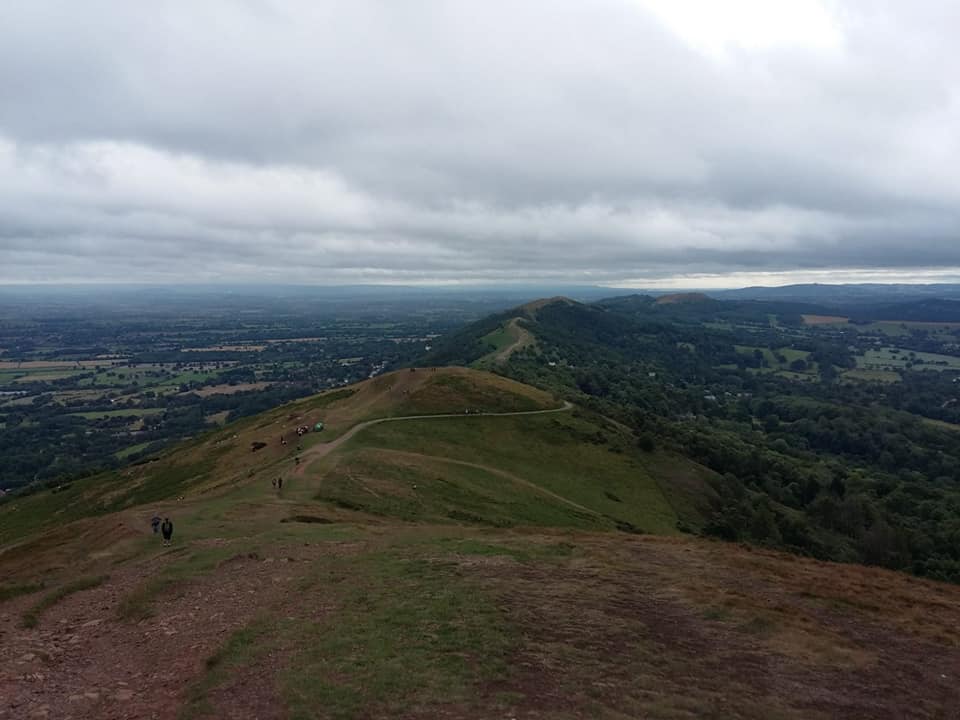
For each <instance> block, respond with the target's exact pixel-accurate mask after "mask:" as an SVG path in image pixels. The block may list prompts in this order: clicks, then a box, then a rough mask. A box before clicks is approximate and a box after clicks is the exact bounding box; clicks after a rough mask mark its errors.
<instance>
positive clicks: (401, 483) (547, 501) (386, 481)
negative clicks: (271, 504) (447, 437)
mask: <svg viewBox="0 0 960 720" xmlns="http://www.w3.org/2000/svg"><path fill="white" fill-rule="evenodd" d="M317 499H319V500H322V501H324V502H329V503H331V504H334V505H336V506H338V507H342V508H347V509H350V510H357V511H361V512H366V513H371V514H373V515H380V516H385V517H394V518H398V519H400V520H405V521H408V522H441V523H443V522H446V523H449V522H458V523H469V524H480V525H489V526H494V527H513V526H515V525H540V526H557V527H580V528H592V529H603V528H607V527H609V526H610V525H611V523H610V521H608V520H606V519H605V518H603V517H602V516H600V515H598V514H595V513H590V512H587V511H584V510H580V509H578V508H575V507H571V506H568V505H566V504H564V503H563V502H562V501H560V500H557V499H554V498H552V497H549V496H545V495H544V494H542V493H539V492H537V490H536V489H534V488H530V487H527V486H524V485H522V484H518V483H517V482H515V481H513V480H511V479H510V478H508V477H504V476H502V475H499V474H497V473H494V472H490V471H487V470H483V469H479V468H473V467H465V466H462V465H457V464H453V463H449V462H445V461H444V460H443V459H433V458H416V459H415V460H414V461H410V460H409V459H408V458H405V457H402V456H401V457H399V458H398V457H396V456H392V455H390V454H389V453H383V452H376V451H370V450H358V451H356V452H353V453H351V454H349V455H348V456H347V457H345V458H343V459H342V460H341V461H340V463H338V465H337V466H336V467H334V469H333V470H331V471H330V472H328V473H326V474H325V476H324V480H323V484H322V485H321V490H320V492H319V494H318V495H317Z"/></svg>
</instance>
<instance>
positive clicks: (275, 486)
mask: <svg viewBox="0 0 960 720" xmlns="http://www.w3.org/2000/svg"><path fill="white" fill-rule="evenodd" d="M270 484H271V485H273V489H274V490H276V489H277V479H276V478H274V479H273V480H271V481H270Z"/></svg>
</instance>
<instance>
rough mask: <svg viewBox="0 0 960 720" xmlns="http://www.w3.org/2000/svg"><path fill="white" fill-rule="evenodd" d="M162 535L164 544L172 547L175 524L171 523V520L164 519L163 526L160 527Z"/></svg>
mask: <svg viewBox="0 0 960 720" xmlns="http://www.w3.org/2000/svg"><path fill="white" fill-rule="evenodd" d="M160 534H161V535H163V544H164V545H170V538H172V537H173V523H172V522H170V518H164V519H163V524H162V525H161V526H160Z"/></svg>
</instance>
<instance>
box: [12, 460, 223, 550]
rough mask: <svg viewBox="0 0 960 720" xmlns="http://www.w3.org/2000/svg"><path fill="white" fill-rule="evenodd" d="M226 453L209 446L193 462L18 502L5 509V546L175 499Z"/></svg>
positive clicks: (163, 464) (106, 476)
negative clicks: (41, 532) (75, 523)
mask: <svg viewBox="0 0 960 720" xmlns="http://www.w3.org/2000/svg"><path fill="white" fill-rule="evenodd" d="M227 451H228V448H226V447H223V448H216V449H215V448H210V449H209V450H206V451H205V452H204V453H203V455H202V456H201V457H200V458H199V459H197V460H195V461H193V462H191V461H190V460H189V459H185V460H184V461H182V462H180V461H178V456H177V455H175V454H171V455H169V456H166V457H165V458H163V459H162V460H161V461H160V462H156V463H150V464H148V465H143V466H140V467H135V468H130V469H129V470H125V471H110V472H107V473H102V474H100V475H95V476H93V477H89V478H83V479H82V480H76V481H74V482H72V483H70V485H69V487H66V488H65V489H63V490H61V491H60V492H57V493H53V492H51V491H49V490H44V491H41V492H37V493H34V494H32V495H27V496H25V497H22V498H15V499H13V500H11V501H8V502H6V503H5V504H4V505H2V506H0V544H3V543H6V542H9V541H11V540H13V539H16V538H22V537H26V536H27V535H30V534H31V533H34V532H36V531H38V530H41V529H44V528H47V527H51V526H62V525H65V524H67V523H69V522H71V521H73V520H79V519H81V518H85V517H91V516H97V515H103V514H106V513H109V512H114V511H117V510H123V509H125V508H128V507H133V506H134V505H140V504H143V503H148V502H156V501H159V500H164V499H166V498H171V497H176V496H178V495H180V494H182V493H183V492H185V491H186V490H187V489H188V488H189V487H191V486H192V485H194V484H196V483H199V482H202V481H203V480H205V479H206V478H208V477H210V475H211V474H212V473H213V472H214V471H215V470H216V469H217V462H218V460H219V458H220V457H222V456H223V454H224V453H226V452H227ZM128 473H129V474H128Z"/></svg>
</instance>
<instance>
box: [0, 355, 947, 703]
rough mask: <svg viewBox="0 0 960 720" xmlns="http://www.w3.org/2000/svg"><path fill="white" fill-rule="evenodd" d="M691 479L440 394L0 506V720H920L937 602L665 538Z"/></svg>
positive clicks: (407, 376) (683, 538)
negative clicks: (157, 519) (168, 541)
mask: <svg viewBox="0 0 960 720" xmlns="http://www.w3.org/2000/svg"><path fill="white" fill-rule="evenodd" d="M320 422H322V423H324V429H323V430H322V431H315V430H312V431H311V432H307V433H306V434H302V435H298V434H297V428H304V427H307V428H314V427H315V426H316V424H317V423H320ZM261 443H262V445H261ZM713 477H714V476H713V473H711V471H709V470H708V469H706V468H704V467H702V466H699V465H697V464H696V463H693V462H691V461H689V460H687V459H685V458H683V457H679V456H676V455H673V454H671V453H670V452H667V451H665V450H652V451H647V450H643V449H641V448H639V447H638V446H637V443H636V441H635V438H634V437H633V435H632V433H631V432H629V431H628V430H626V429H625V428H624V427H623V426H622V425H620V424H619V423H617V422H614V421H611V420H609V419H607V418H604V417H603V416H602V415H598V414H596V413H593V412H590V411H586V410H583V409H582V408H578V407H576V406H573V405H570V404H569V403H564V402H562V401H560V400H558V399H556V398H554V397H552V396H551V395H550V394H548V393H545V392H543V391H539V390H536V389H534V388H531V387H528V386H524V385H521V384H519V383H515V382H513V381H510V380H507V379H505V378H500V377H497V376H494V375H490V374H486V373H481V372H477V371H471V370H465V369H455V368H451V369H446V368H441V369H437V370H434V369H432V368H418V369H416V370H415V371H411V370H402V371H399V372H396V373H390V374H386V375H383V376H380V377H378V378H376V379H374V380H370V381H367V382H364V383H361V384H359V385H351V386H348V387H345V388H341V389H337V390H333V391H328V392H326V393H322V394H320V395H316V396H312V397H310V398H306V399H303V400H299V401H296V402H293V403H290V404H287V405H284V406H282V407H279V408H277V409H275V410H272V411H269V412H267V413H264V414H261V415H258V416H255V417H250V418H246V419H242V420H239V421H237V422H234V423H231V424H229V425H227V426H226V427H224V428H222V429H219V430H214V431H212V432H209V433H207V434H206V435H204V436H202V437H199V438H197V439H196V440H194V441H192V442H190V443H187V444H183V445H180V446H177V447H176V448H174V449H171V450H169V451H167V452H165V453H163V454H161V455H160V456H158V457H157V458H156V459H155V460H151V461H149V462H145V463H141V464H138V465H134V466H131V467H129V468H127V469H124V470H119V471H115V472H111V473H106V474H103V475H100V476H96V477H91V478H88V479H85V480H81V481H78V482H75V483H73V484H72V485H71V486H70V487H68V488H65V489H62V490H60V491H59V492H52V491H44V492H39V493H36V494H33V495H29V496H25V497H21V498H17V499H16V501H15V502H13V503H6V504H4V505H2V506H0V543H2V551H0V569H2V572H3V576H4V578H5V580H4V584H3V586H2V587H0V603H2V604H0V637H2V643H0V647H2V650H0V654H2V657H0V668H2V669H0V696H2V697H3V701H2V704H0V717H10V718H14V717H16V718H20V717H51V718H52V717H73V718H102V717H115V718H142V717H155V718H172V717H181V718H204V717H210V718H223V717H233V718H253V717H257V718H376V717H382V718H387V717H390V718H426V717H431V718H435V717H449V718H475V717H516V718H521V717H523V718H611V719H612V718H623V717H649V718H703V717H715V718H757V719H760V718H764V719H765V718H771V717H778V718H867V717H870V718H905V717H916V718H947V717H949V716H950V713H951V712H953V709H954V708H955V707H956V704H957V702H960V694H958V690H957V687H958V686H957V683H956V678H957V677H958V676H960V643H958V640H957V635H956V632H955V627H956V624H957V623H958V621H960V610H958V608H960V602H958V601H960V588H958V587H957V586H953V585H947V584H941V583H936V582H932V581H928V580H921V579H917V578H911V577H909V576H907V575H904V574H901V573H895V572H891V571H888V570H883V569H878V568H863V567H852V566H848V565H835V564H831V563H823V562H819V561H815V560H812V559H802V558H797V557H795V556H791V555H785V554H782V553H777V552H773V551H770V550H763V549H759V548H755V547H750V546H746V545H736V544H730V543H722V542H717V541H710V540H704V539H698V538H695V537H690V536H689V535H683V534H681V533H680V532H678V529H677V528H678V527H681V526H683V524H684V523H690V524H696V523H697V522H702V521H703V519H704V515H705V513H707V512H708V510H709V508H708V504H709V499H710V497H711V493H712V491H711V489H710V487H711V482H712V480H713ZM279 478H282V479H283V481H284V482H283V484H282V487H281V488H280V489H277V488H276V486H275V484H276V481H277V479H279ZM155 513H158V514H160V515H162V516H169V517H171V518H172V519H173V520H174V523H175V533H174V540H173V544H172V545H171V546H170V547H164V546H162V544H161V543H160V541H159V539H158V537H157V536H155V535H154V534H153V533H152V531H151V529H150V525H149V520H150V518H151V516H153V515H154V514H155Z"/></svg>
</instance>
